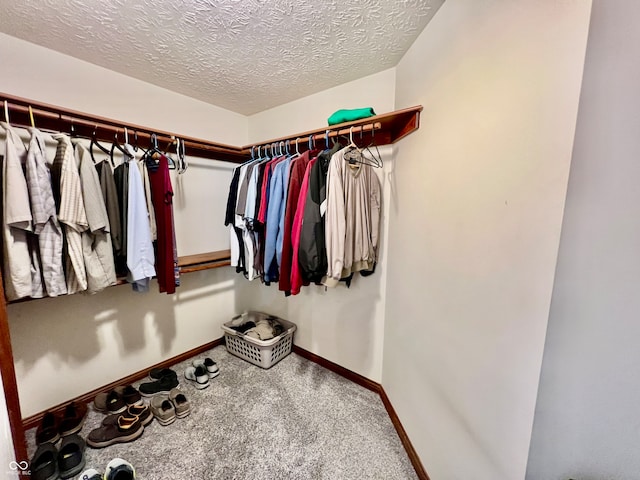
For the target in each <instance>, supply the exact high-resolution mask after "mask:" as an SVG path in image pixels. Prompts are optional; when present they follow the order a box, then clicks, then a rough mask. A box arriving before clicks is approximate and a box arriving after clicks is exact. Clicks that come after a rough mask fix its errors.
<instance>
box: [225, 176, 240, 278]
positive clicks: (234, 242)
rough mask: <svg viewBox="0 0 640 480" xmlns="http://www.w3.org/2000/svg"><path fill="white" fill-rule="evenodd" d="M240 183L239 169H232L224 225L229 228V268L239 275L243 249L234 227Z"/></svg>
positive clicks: (238, 232)
mask: <svg viewBox="0 0 640 480" xmlns="http://www.w3.org/2000/svg"><path fill="white" fill-rule="evenodd" d="M239 182H240V167H235V168H234V169H233V176H232V178H231V184H230V185H229V196H228V198H227V210H226V213H225V218H224V224H225V225H226V226H228V227H229V244H230V249H231V266H232V267H236V272H238V273H240V272H241V271H242V270H243V269H244V248H242V249H241V244H242V232H241V231H240V229H239V228H238V227H236V225H235V211H236V200H237V198H238V184H239Z"/></svg>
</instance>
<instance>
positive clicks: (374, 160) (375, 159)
mask: <svg viewBox="0 0 640 480" xmlns="http://www.w3.org/2000/svg"><path fill="white" fill-rule="evenodd" d="M362 130H364V127H362V129H361V130H360V138H361V139H362ZM371 147H374V148H375V152H374V151H373V150H371ZM363 153H368V154H369V156H367V155H364V157H365V158H366V159H367V160H368V161H369V162H371V165H373V166H374V167H376V168H382V167H383V166H384V162H383V161H382V156H381V155H380V150H379V149H378V145H377V144H376V133H375V125H371V142H370V143H369V145H367V146H366V147H364V152H363Z"/></svg>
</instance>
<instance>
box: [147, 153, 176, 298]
mask: <svg viewBox="0 0 640 480" xmlns="http://www.w3.org/2000/svg"><path fill="white" fill-rule="evenodd" d="M150 165H151V166H150ZM147 168H148V170H149V181H150V183H151V198H152V200H153V208H154V210H155V216H156V223H157V228H158V240H157V242H156V249H155V258H156V274H157V279H158V285H159V288H160V292H161V293H164V292H166V293H175V291H176V280H177V278H176V276H177V272H178V269H177V268H178V267H177V258H176V255H175V252H176V248H175V232H174V231H173V188H172V186H171V177H170V176H169V163H168V161H167V157H165V156H164V155H159V158H158V160H157V162H156V160H154V159H149V160H148V161H147Z"/></svg>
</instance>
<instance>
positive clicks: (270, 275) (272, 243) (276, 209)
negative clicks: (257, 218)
mask: <svg viewBox="0 0 640 480" xmlns="http://www.w3.org/2000/svg"><path fill="white" fill-rule="evenodd" d="M281 172H282V164H281V163H279V164H278V165H277V166H276V169H275V171H274V173H273V175H272V176H271V185H270V188H269V190H270V193H269V206H268V207H267V230H266V238H265V247H264V280H265V281H267V282H269V281H273V280H275V276H276V273H275V272H273V269H272V268H271V266H272V263H273V260H274V259H275V256H276V241H277V237H278V225H279V223H280V204H281V203H282V174H281Z"/></svg>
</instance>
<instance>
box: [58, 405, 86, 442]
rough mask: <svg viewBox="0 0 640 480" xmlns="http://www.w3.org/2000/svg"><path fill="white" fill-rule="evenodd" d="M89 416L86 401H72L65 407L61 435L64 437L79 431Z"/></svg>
mask: <svg viewBox="0 0 640 480" xmlns="http://www.w3.org/2000/svg"><path fill="white" fill-rule="evenodd" d="M85 418H87V405H86V404H85V403H76V402H71V403H70V404H69V405H67V406H66V407H65V409H64V414H63V415H62V420H61V421H60V435H62V436H63V437H65V436H67V435H72V434H74V433H78V432H79V431H80V430H81V429H82V425H83V424H84V420H85Z"/></svg>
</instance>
